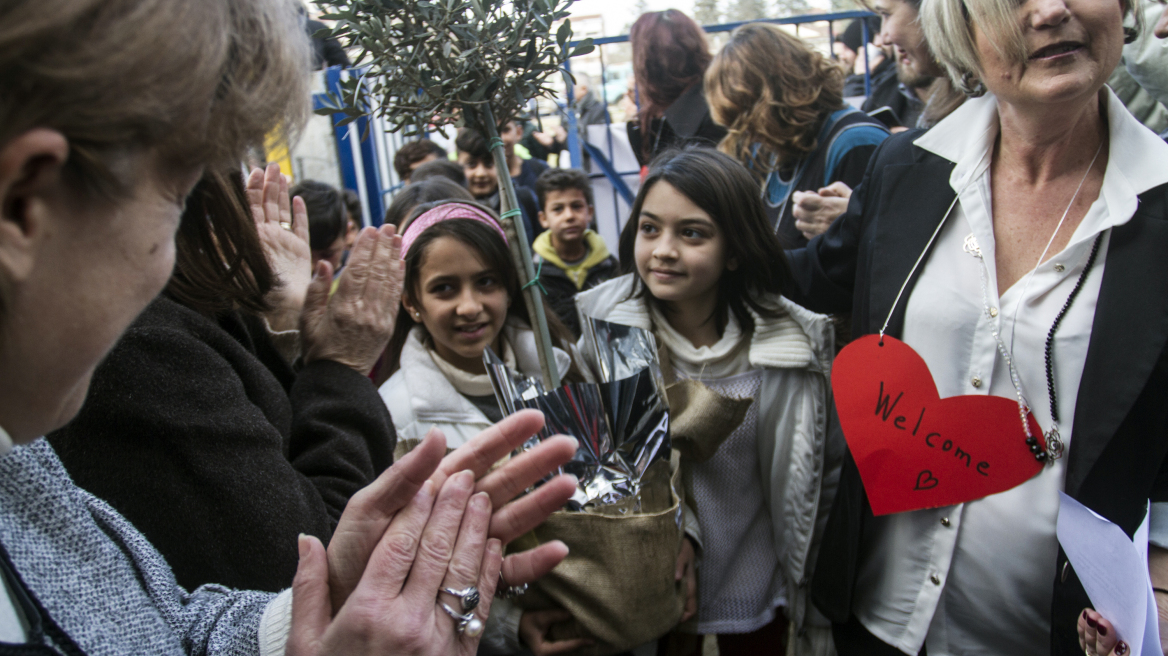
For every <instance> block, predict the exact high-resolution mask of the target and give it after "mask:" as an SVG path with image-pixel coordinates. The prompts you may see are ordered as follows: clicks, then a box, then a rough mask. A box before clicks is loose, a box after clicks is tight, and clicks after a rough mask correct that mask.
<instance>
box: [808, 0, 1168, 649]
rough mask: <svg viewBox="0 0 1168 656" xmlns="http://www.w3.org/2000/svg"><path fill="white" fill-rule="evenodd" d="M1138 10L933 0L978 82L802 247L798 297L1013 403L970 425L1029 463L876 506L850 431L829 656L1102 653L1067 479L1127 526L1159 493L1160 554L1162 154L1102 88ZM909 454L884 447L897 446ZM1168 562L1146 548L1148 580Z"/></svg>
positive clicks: (927, 21) (939, 33)
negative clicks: (1071, 529)
mask: <svg viewBox="0 0 1168 656" xmlns="http://www.w3.org/2000/svg"><path fill="white" fill-rule="evenodd" d="M1130 9H1131V7H1130V5H1129V3H1128V2H1127V0H1020V1H1018V0H928V1H927V2H925V3H924V4H923V6H922V9H921V21H922V26H923V28H924V30H925V34H926V37H927V39H928V41H929V43H930V44H933V48H934V50H935V52H936V55H937V58H938V60H939V61H940V62H941V63H942V64H944V65H945V67H946V68H947V69H948V72H949V75H950V76H951V78H952V79H953V81H954V82H955V83H957V84H958V85H960V86H962V87H963V88H964V89H965V90H966V91H967V92H969V93H970V94H971V95H975V96H976V95H979V94H984V95H981V97H975V98H973V99H971V100H969V101H967V102H966V103H965V105H964V106H962V107H961V108H960V109H958V110H956V111H955V112H954V113H953V114H951V115H950V116H949V117H948V118H946V119H945V120H944V121H942V122H941V123H939V124H938V125H937V126H935V127H934V128H933V129H932V130H930V131H929V132H928V133H925V134H922V133H920V132H909V133H906V134H902V135H897V136H894V137H892V138H890V139H889V140H887V141H886V142H885V143H884V144H883V146H882V147H881V149H880V150H879V151H878V152H877V154H876V155H875V156H874V158H873V163H872V165H871V166H870V168H869V169H868V173H867V174H866V176H865V179H864V181H863V182H862V183H861V185H860V187H859V188H857V189H856V192H855V194H854V195H853V196H852V198H851V202H850V205H849V208H848V211H847V213H845V214H844V216H843V217H841V218H840V220H839V221H837V222H836V223H835V224H834V225H833V226H832V227H831V229H829V230H828V232H827V233H825V234H824V235H822V236H820V237H818V238H817V239H815V240H813V241H812V242H811V243H810V244H809V245H808V246H807V248H806V249H803V250H801V251H797V252H795V253H793V256H792V267H793V268H794V270H795V272H796V278H797V279H798V288H797V289H792V290H790V295H791V296H792V297H794V298H795V299H796V300H797V301H800V302H802V303H804V304H806V305H808V306H809V307H811V308H812V309H816V310H819V311H828V312H839V311H842V310H848V309H851V310H852V311H853V335H855V336H857V337H861V336H864V335H873V334H875V333H879V334H880V335H882V336H883V337H882V339H881V342H880V343H882V344H885V343H886V342H887V341H888V339H889V338H893V337H894V338H897V339H899V340H903V342H904V343H906V344H907V345H908V346H909V347H911V348H912V349H913V350H915V351H916V353H917V354H919V356H920V357H921V358H922V359H923V360H924V362H925V363H926V364H927V366H928V371H929V373H931V375H932V377H933V380H934V382H935V384H936V388H937V392H938V393H939V395H940V396H941V397H942V398H944V397H951V396H979V395H992V396H998V397H1005V398H1006V399H1009V400H1010V403H1009V404H1008V406H1007V407H1012V406H1014V405H1015V402H1016V405H1017V407H1016V408H1015V409H1014V410H1015V411H1014V412H1013V413H1012V414H1013V419H1012V420H1011V423H1010V424H1002V425H1001V426H1004V428H1001V429H1000V430H998V429H995V430H993V431H992V432H991V431H989V429H988V425H987V424H986V423H985V422H986V421H988V420H987V419H986V418H984V417H979V419H978V422H979V423H978V424H977V425H978V426H986V430H984V431H981V432H982V433H983V436H982V437H981V438H980V439H984V440H985V442H984V443H983V444H982V445H981V447H982V448H984V449H991V450H993V451H994V452H995V453H1000V454H1006V453H1009V454H1010V455H1009V456H1008V457H1009V458H1011V459H1013V460H1011V462H1014V463H1016V464H1018V465H1019V466H1021V465H1022V463H1024V462H1025V461H1026V460H1027V459H1028V458H1029V459H1030V462H1031V463H1034V462H1037V463H1040V466H1037V467H1035V466H1034V465H1033V464H1031V465H1030V467H1034V473H1033V475H1029V474H1028V478H1026V477H1023V478H1024V480H1023V482H1021V483H1020V484H1018V483H1016V482H1014V483H1010V484H1009V485H1004V486H1003V487H1001V488H999V489H998V490H997V491H994V492H987V493H983V494H974V495H966V496H965V497H963V498H960V499H958V500H960V501H963V503H957V504H956V505H953V501H948V503H947V504H946V505H944V506H943V507H939V508H930V507H928V505H929V504H919V505H917V506H916V508H918V509H915V510H914V509H912V506H911V504H910V505H908V506H906V507H905V508H904V509H903V511H902V512H892V513H889V514H884V513H882V514H880V515H879V516H878V515H877V514H876V513H874V512H873V505H874V501H873V500H874V499H876V498H877V497H878V496H882V495H885V493H886V492H888V489H887V488H881V489H877V487H873V486H879V483H878V482H876V480H875V479H876V478H879V477H878V476H876V477H873V476H872V475H871V474H873V470H872V469H871V468H866V465H865V460H864V459H863V458H862V457H860V456H857V455H856V454H857V453H858V452H860V453H862V452H863V449H860V450H859V451H857V446H864V445H865V444H866V443H865V442H864V440H866V439H869V440H870V439H872V433H871V432H870V431H867V430H865V431H861V430H858V429H856V430H852V432H851V434H849V433H848V429H847V427H846V426H845V427H844V429H843V430H842V431H841V432H842V435H839V436H840V437H846V439H847V443H848V447H849V451H848V456H847V457H846V459H845V464H844V467H843V472H842V474H841V480H840V488H839V493H838V495H837V497H836V501H835V505H834V507H833V510H832V514H831V517H830V519H829V520H828V525H827V529H826V530H827V533H826V536H825V538H824V542H823V544H824V546H823V548H822V550H821V552H820V554H819V559H818V566H817V569H816V574H815V578H814V580H813V582H812V597H813V599H814V600H815V602H816V604H817V605H818V606H819V608H820V609H821V610H822V611H823V612H824V613H825V614H826V615H827V616H828V617H829V618H830V619H831V620H832V621H833V622H834V634H835V638H836V646H837V648H838V650H839V653H840V654H845V655H846V654H899V653H907V654H916V653H923V651H927V653H928V654H930V656H935V655H937V654H956V653H960V654H1017V655H1022V654H1037V653H1054V654H1076V655H1078V654H1082V653H1083V652H1084V650H1086V652H1087V654H1089V655H1090V656H1094V654H1096V653H1097V648H1099V645H1097V644H1096V642H1095V638H1094V636H1095V634H1094V633H1092V634H1091V636H1087V635H1086V634H1084V640H1083V641H1082V642H1081V641H1080V633H1079V630H1078V627H1077V622H1078V619H1079V618H1080V617H1083V615H1084V609H1085V608H1087V607H1088V606H1090V601H1089V600H1088V598H1087V595H1086V593H1085V592H1084V589H1083V586H1082V584H1081V583H1080V582H1079V579H1078V576H1077V574H1076V572H1075V568H1074V566H1073V565H1071V564H1069V563H1068V561H1067V558H1066V556H1065V554H1064V553H1063V552H1062V550H1061V549H1060V546H1059V542H1058V539H1057V538H1056V532H1055V529H1056V522H1057V518H1058V512H1059V506H1060V502H1059V493H1060V491H1065V492H1066V493H1067V494H1068V495H1070V496H1071V497H1073V498H1074V499H1076V500H1078V501H1079V502H1080V503H1082V504H1084V505H1086V506H1087V507H1089V508H1091V509H1092V510H1094V511H1096V512H1097V513H1099V514H1100V515H1102V516H1104V517H1106V518H1107V519H1109V520H1110V521H1112V522H1114V523H1116V524H1118V525H1119V526H1120V527H1121V528H1122V529H1123V530H1124V531H1126V532H1127V533H1128V534H1129V535H1131V534H1132V533H1133V532H1134V531H1135V530H1136V528H1137V527H1138V526H1139V525H1140V523H1141V521H1142V520H1143V519H1144V517H1145V515H1146V512H1147V505H1148V502H1149V501H1151V502H1152V512H1151V534H1152V538H1151V539H1152V542H1153V544H1155V545H1160V546H1168V542H1166V541H1165V539H1164V538H1165V537H1166V536H1165V530H1166V529H1168V523H1166V522H1164V521H1163V519H1164V515H1163V514H1161V509H1163V508H1165V507H1168V506H1165V505H1164V504H1165V502H1168V459H1166V454H1168V439H1165V436H1166V433H1168V351H1166V350H1165V345H1166V343H1168V319H1166V318H1168V268H1166V267H1164V266H1163V253H1164V252H1165V249H1168V231H1165V229H1164V226H1165V220H1166V219H1168V205H1166V203H1168V146H1166V145H1165V143H1164V142H1163V141H1161V140H1159V139H1157V138H1156V137H1155V135H1153V134H1152V133H1151V132H1149V131H1148V130H1147V129H1145V128H1143V127H1142V126H1141V125H1140V124H1139V123H1137V122H1136V121H1135V120H1134V119H1133V118H1132V116H1131V115H1130V114H1129V113H1128V112H1127V110H1126V109H1125V108H1124V107H1123V105H1122V104H1121V103H1120V102H1118V101H1117V100H1116V98H1115V96H1114V95H1113V94H1112V93H1111V92H1110V90H1108V89H1107V88H1106V87H1105V86H1104V82H1105V81H1106V79H1107V76H1108V75H1109V74H1110V72H1111V71H1112V70H1113V69H1114V68H1115V66H1116V64H1117V63H1118V62H1119V58H1120V53H1121V50H1122V48H1123V44H1124V39H1125V33H1124V25H1123V21H1124V15H1125V14H1126V13H1127V12H1128V11H1130ZM876 341H877V340H875V339H873V340H870V341H869V342H868V343H869V344H875V343H876ZM849 348H851V347H849ZM876 348H880V347H876ZM853 352H855V351H853ZM847 353H848V352H847V350H846V349H845V351H844V353H842V354H841V356H840V361H839V362H838V363H837V369H836V374H837V376H838V375H839V371H840V369H841V368H846V367H844V364H845V358H846V357H847ZM904 366H906V365H904V363H903V362H902V363H901V364H899V365H898V364H895V363H887V368H889V369H895V368H897V367H901V368H903V367H904ZM839 383H840V381H837V382H836V389H837V402H838V403H839V404H840V406H839V415H840V417H841V418H842V417H845V416H846V415H847V412H846V411H847V408H845V407H844V406H843V404H844V403H845V401H844V400H841V399H840V398H838V391H839V390H840V389H841V388H840V387H839ZM927 383H928V381H925V384H926V385H927ZM872 395H873V396H875V391H873V394H872ZM863 401H864V406H863V407H864V408H866V412H867V413H868V414H870V413H871V408H869V407H868V403H869V401H870V399H869V398H868V396H867V395H865V396H864V399H863ZM931 411H932V412H934V416H936V415H937V414H938V413H941V412H942V410H941V409H940V408H939V407H935V408H933V409H932V410H931ZM1027 411H1028V412H1029V413H1031V415H1032V417H1033V419H1034V422H1030V423H1027V424H1025V426H1024V424H1023V420H1022V419H1021V417H1023V416H1025V413H1026V412H1027ZM914 419H915V417H914ZM1035 422H1036V425H1037V427H1035ZM974 432H978V431H976V430H975V431H974ZM918 439H919V438H918ZM903 444H904V446H900V445H898V446H897V447H895V449H894V450H892V451H888V452H886V453H888V454H896V455H895V457H898V458H906V459H911V458H912V457H913V456H912V452H911V449H912V448H913V447H914V446H915V442H904V443H903ZM966 448H967V449H968V448H970V447H968V446H967V447H966ZM920 457H927V456H920ZM1002 457H1007V456H1005V455H1003V456H1002ZM922 462H923V461H922ZM922 462H918V463H916V464H922ZM922 468H923V464H922ZM861 472H864V474H865V476H864V481H863V482H862V481H861ZM918 480H919V479H918ZM929 484H930V485H936V484H937V483H936V482H935V481H930V482H929ZM906 489H907V491H912V490H913V485H912V483H911V482H909V483H908V486H907V488H906ZM922 489H923V488H922ZM894 493H895V491H894ZM914 494H915V492H914ZM933 505H936V504H933ZM1166 556H1168V551H1164V550H1161V549H1159V548H1158V547H1153V549H1152V554H1151V556H1150V565H1151V571H1152V576H1153V581H1154V583H1155V584H1156V586H1157V587H1166V586H1165V584H1166V581H1164V580H1160V569H1159V567H1158V565H1159V564H1160V563H1161V562H1162V560H1163V559H1164V558H1165V557H1166ZM1158 596H1159V597H1161V598H1160V599H1159V601H1160V603H1161V604H1165V603H1166V602H1168V599H1165V598H1164V597H1165V596H1166V595H1158ZM1091 620H1092V622H1094V623H1095V624H1096V625H1098V624H1099V622H1098V619H1097V616H1091ZM1084 621H1085V619H1084ZM1088 637H1090V639H1086V638H1088ZM1112 644H1114V642H1113V643H1112ZM1124 650H1126V647H1116V652H1115V653H1120V652H1122V651H1124Z"/></svg>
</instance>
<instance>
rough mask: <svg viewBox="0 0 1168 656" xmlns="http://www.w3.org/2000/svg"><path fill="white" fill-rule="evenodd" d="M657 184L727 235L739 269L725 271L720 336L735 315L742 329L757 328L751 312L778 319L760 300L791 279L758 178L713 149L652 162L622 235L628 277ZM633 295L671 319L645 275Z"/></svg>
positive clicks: (728, 248) (730, 254) (716, 312)
mask: <svg viewBox="0 0 1168 656" xmlns="http://www.w3.org/2000/svg"><path fill="white" fill-rule="evenodd" d="M658 182H668V183H669V184H670V185H671V186H672V187H674V188H675V189H677V191H678V192H680V193H681V194H683V195H685V196H686V197H687V198H689V199H690V200H691V201H692V202H693V203H694V205H697V206H698V207H700V208H702V210H704V211H705V212H706V213H707V214H709V215H710V218H711V219H713V220H714V223H716V224H717V225H718V229H719V230H721V232H722V234H723V235H724V236H725V239H726V260H727V261H729V260H730V259H732V258H733V260H734V261H735V262H736V263H737V265H738V266H737V268H735V269H734V270H733V271H731V270H729V269H726V270H724V271H722V276H721V277H720V278H719V279H718V305H717V307H716V308H715V309H714V317H713V318H714V320H715V322H716V324H717V327H718V333H719V334H721V332H722V330H723V329H724V328H725V326H726V322H727V321H728V320H729V313H731V312H733V313H734V318H735V319H737V321H738V325H740V326H742V328H743V330H746V329H747V328H753V326H754V319H753V318H752V316H751V310H753V311H754V312H756V313H757V314H759V315H760V316H764V317H768V316H774V315H775V313H776V309H775V308H773V307H770V306H767V305H762V304H760V303H759V302H758V298H759V297H760V296H762V295H765V294H773V295H778V294H780V293H781V292H782V290H783V288H784V285H786V284H787V282H788V281H789V280H790V279H791V270H790V268H789V267H788V265H787V257H786V254H785V253H784V251H783V247H782V245H781V244H780V243H779V240H778V238H777V237H776V236H775V233H774V230H773V229H772V228H771V224H770V222H769V221H768V220H767V217H766V209H765V208H764V207H763V204H762V199H761V198H760V197H759V192H758V182H756V181H755V179H754V176H752V175H751V174H750V171H748V170H747V169H746V167H745V166H743V165H742V164H740V163H739V162H738V161H737V160H735V159H734V158H732V157H730V156H729V155H726V154H725V153H721V152H718V151H716V150H714V149H713V148H706V147H689V148H686V149H684V150H668V151H665V152H664V153H662V154H661V155H660V156H658V157H657V158H656V159H654V160H653V163H652V164H651V165H650V168H649V174H648V176H647V177H646V178H645V181H644V182H643V183H642V184H641V189H640V191H639V192H638V193H637V198H636V199H635V200H634V201H633V207H632V210H631V211H630V213H629V220H628V222H627V223H626V224H625V227H624V230H622V231H621V236H620V249H619V252H620V261H621V267H622V269H623V271H624V273H636V272H637V265H636V262H635V260H634V258H633V249H634V246H635V243H636V240H637V232H638V230H639V224H640V215H641V207H642V206H643V205H644V203H645V196H646V195H648V193H649V190H650V189H652V188H653V186H654V185H656V184H657V183H658ZM633 295H634V296H636V297H639V298H643V299H645V300H647V301H648V302H649V303H652V304H653V305H654V306H655V307H657V308H658V309H659V310H660V311H662V313H665V314H667V308H666V307H665V306H664V304H662V303H661V302H660V301H658V300H657V299H656V298H654V297H653V295H652V294H651V293H649V289H648V287H647V286H646V285H645V284H644V282H643V281H642V280H641V279H640V276H637V277H636V280H635V282H634V285H633Z"/></svg>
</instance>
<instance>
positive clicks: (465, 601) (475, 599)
mask: <svg viewBox="0 0 1168 656" xmlns="http://www.w3.org/2000/svg"><path fill="white" fill-rule="evenodd" d="M441 592H445V593H446V594H448V595H453V596H455V597H458V601H459V603H461V604H462V610H463V612H468V611H472V610H474V609H475V608H476V607H477V606H478V605H479V589H478V588H476V587H474V586H473V585H472V586H470V587H469V588H463V589H461V590H455V589H454V588H442V590H441Z"/></svg>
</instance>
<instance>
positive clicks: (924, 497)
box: [831, 335, 1042, 515]
mask: <svg viewBox="0 0 1168 656" xmlns="http://www.w3.org/2000/svg"><path fill="white" fill-rule="evenodd" d="M832 369H833V371H832V376H831V386H832V392H833V393H834V394H835V403H836V410H837V412H838V413H839V418H840V424H841V427H842V428H843V431H844V439H846V440H847V443H848V449H849V450H850V451H851V452H852V457H853V458H854V459H855V461H856V466H857V467H858V468H859V470H860V478H861V479H862V480H863V482H864V490H865V491H866V492H867V493H868V501H869V502H870V503H871V505H872V512H873V513H874V514H876V515H887V514H890V513H897V512H905V511H909V510H919V509H921V508H938V507H942V506H951V505H954V504H958V503H965V502H966V501H973V500H975V499H981V498H983V497H986V496H989V495H991V494H996V493H998V492H1004V491H1006V490H1009V489H1011V488H1013V487H1015V486H1017V485H1021V484H1022V483H1024V482H1026V481H1027V480H1029V479H1030V478H1032V477H1033V476H1034V475H1035V474H1037V473H1038V472H1039V471H1040V470H1041V469H1042V463H1040V462H1039V461H1038V460H1037V459H1035V457H1034V454H1033V453H1031V452H1030V449H1029V447H1027V446H1026V434H1025V433H1024V432H1023V431H1022V426H1021V424H1020V422H1019V421H1018V404H1017V402H1016V401H1014V400H1013V399H1007V398H1002V397H1000V396H974V395H970V396H954V397H949V398H946V399H942V398H940V397H939V395H938V394H937V385H936V383H935V382H934V381H933V376H932V374H931V373H930V372H929V367H928V365H926V364H925V361H924V360H923V359H922V358H921V356H920V355H919V354H917V352H916V351H914V350H913V349H912V347H910V346H909V345H907V344H905V343H904V342H902V341H900V340H898V339H895V338H892V337H888V336H885V337H884V338H883V344H881V338H880V337H879V336H878V335H867V336H865V337H861V338H860V339H857V340H856V341H854V342H852V343H851V344H849V345H848V346H847V347H845V348H844V349H843V350H842V351H840V354H839V356H837V357H836V360H835V364H834V365H833V367H832ZM1027 419H1028V420H1029V422H1030V432H1031V434H1032V435H1034V436H1036V437H1038V439H1039V440H1040V443H1041V440H1042V437H1041V435H1042V431H1041V429H1040V428H1039V427H1038V423H1037V422H1036V421H1035V420H1034V417H1033V416H1028V417H1027Z"/></svg>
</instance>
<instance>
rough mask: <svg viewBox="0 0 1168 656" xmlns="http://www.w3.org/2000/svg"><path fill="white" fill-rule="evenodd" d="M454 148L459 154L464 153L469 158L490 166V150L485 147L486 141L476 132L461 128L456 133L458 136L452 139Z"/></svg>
mask: <svg viewBox="0 0 1168 656" xmlns="http://www.w3.org/2000/svg"><path fill="white" fill-rule="evenodd" d="M454 147H455V148H457V149H458V152H460V153H466V154H467V155H470V156H471V157H473V158H475V159H477V160H479V161H480V162H486V163H487V164H491V163H492V161H491V149H490V148H488V147H487V140H486V138H485V137H483V135H482V133H480V132H479V131H478V130H472V129H470V128H463V129H461V130H459V131H458V136H457V137H455V138H454Z"/></svg>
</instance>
